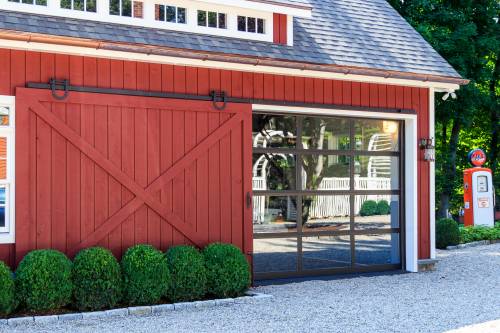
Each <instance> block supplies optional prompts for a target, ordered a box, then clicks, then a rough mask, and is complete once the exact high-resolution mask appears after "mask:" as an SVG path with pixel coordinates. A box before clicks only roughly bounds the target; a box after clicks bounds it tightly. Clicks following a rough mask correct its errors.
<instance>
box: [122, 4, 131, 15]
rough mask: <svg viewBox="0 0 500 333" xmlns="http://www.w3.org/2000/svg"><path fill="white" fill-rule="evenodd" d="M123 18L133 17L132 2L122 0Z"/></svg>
mask: <svg viewBox="0 0 500 333" xmlns="http://www.w3.org/2000/svg"><path fill="white" fill-rule="evenodd" d="M122 16H128V17H131V16H132V1H130V0H122Z"/></svg>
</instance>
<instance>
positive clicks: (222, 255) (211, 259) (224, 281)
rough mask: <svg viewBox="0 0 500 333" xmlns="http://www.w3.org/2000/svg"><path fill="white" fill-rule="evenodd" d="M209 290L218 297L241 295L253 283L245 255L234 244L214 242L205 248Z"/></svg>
mask: <svg viewBox="0 0 500 333" xmlns="http://www.w3.org/2000/svg"><path fill="white" fill-rule="evenodd" d="M203 256H204V257H205V267H206V268H207V292H208V293H209V294H210V295H213V296H215V297H218V298H227V297H237V296H241V295H242V294H243V293H244V292H245V291H246V290H247V289H248V288H249V287H250V283H251V277H250V266H249V264H248V261H247V259H246V258H245V255H244V254H243V253H242V252H241V250H240V249H239V248H237V247H236V246H234V245H232V244H221V243H214V244H210V245H208V246H207V247H206V248H205V249H204V250H203Z"/></svg>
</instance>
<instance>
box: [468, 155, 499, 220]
mask: <svg viewBox="0 0 500 333" xmlns="http://www.w3.org/2000/svg"><path fill="white" fill-rule="evenodd" d="M468 159H469V162H470V163H471V164H472V165H473V166H474V167H473V168H470V169H466V170H464V225H465V226H472V225H484V226H488V227H493V225H494V207H495V191H494V189H493V175H492V173H491V169H487V168H483V167H482V166H483V165H484V163H485V162H486V154H485V152H484V151H483V150H481V149H475V150H473V151H471V152H470V153H469V155H468Z"/></svg>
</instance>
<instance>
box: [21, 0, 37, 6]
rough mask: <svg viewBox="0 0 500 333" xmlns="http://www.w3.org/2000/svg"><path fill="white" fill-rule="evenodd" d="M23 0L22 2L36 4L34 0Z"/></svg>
mask: <svg viewBox="0 0 500 333" xmlns="http://www.w3.org/2000/svg"><path fill="white" fill-rule="evenodd" d="M21 2H22V3H26V4H29V5H32V4H34V1H33V0H21Z"/></svg>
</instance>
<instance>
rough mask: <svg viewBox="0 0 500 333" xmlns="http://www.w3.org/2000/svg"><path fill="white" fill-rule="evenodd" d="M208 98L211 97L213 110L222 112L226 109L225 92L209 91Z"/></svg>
mask: <svg viewBox="0 0 500 333" xmlns="http://www.w3.org/2000/svg"><path fill="white" fill-rule="evenodd" d="M210 96H211V97H212V103H213V105H214V108H215V109H217V110H219V111H222V110H224V109H225V108H226V106H227V100H226V92H225V91H215V90H213V91H211V92H210ZM217 103H222V105H219V104H217Z"/></svg>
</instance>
